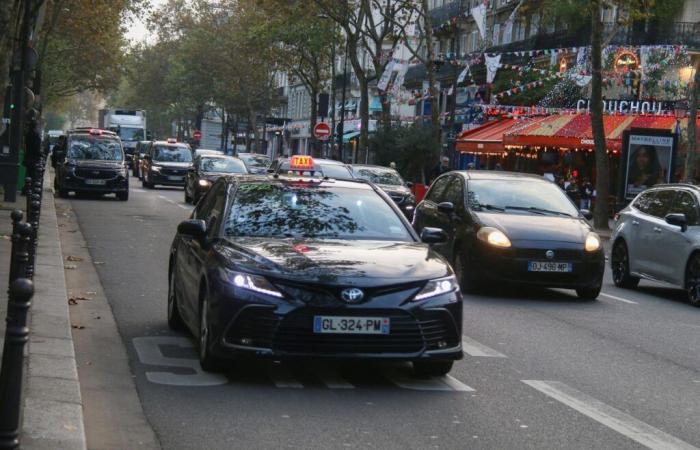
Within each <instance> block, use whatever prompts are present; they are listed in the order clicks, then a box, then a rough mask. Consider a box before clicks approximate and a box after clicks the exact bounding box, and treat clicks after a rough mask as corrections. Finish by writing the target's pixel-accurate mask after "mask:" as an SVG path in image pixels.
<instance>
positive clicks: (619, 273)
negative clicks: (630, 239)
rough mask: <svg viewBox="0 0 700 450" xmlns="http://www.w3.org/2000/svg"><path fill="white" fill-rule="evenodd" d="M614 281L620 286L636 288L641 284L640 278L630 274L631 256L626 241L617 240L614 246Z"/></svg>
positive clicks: (611, 264) (612, 262)
mask: <svg viewBox="0 0 700 450" xmlns="http://www.w3.org/2000/svg"><path fill="white" fill-rule="evenodd" d="M610 266H611V268H612V276H613V283H615V286H617V287H619V288H627V289H634V288H636V287H637V285H638V284H639V278H637V277H633V276H632V275H630V258H629V252H628V251H627V245H626V244H625V242H624V241H617V242H615V245H614V246H613V250H612V255H611V257H610Z"/></svg>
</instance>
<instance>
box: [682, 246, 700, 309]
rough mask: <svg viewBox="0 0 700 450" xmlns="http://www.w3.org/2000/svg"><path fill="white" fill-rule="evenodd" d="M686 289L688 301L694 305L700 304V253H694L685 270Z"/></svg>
mask: <svg viewBox="0 0 700 450" xmlns="http://www.w3.org/2000/svg"><path fill="white" fill-rule="evenodd" d="M685 290H686V292H687V293H688V301H689V302H690V304H691V305H693V306H700V254H697V253H696V254H694V255H693V256H691V257H690V261H688V268H687V269H686V270H685Z"/></svg>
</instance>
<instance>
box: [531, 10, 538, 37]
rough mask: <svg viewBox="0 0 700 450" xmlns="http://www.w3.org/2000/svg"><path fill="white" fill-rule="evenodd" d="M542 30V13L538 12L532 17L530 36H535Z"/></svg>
mask: <svg viewBox="0 0 700 450" xmlns="http://www.w3.org/2000/svg"><path fill="white" fill-rule="evenodd" d="M539 30H540V13H538V12H536V13H534V14H533V15H532V16H531V17H530V36H534V35H536V34H537V32H538V31H539Z"/></svg>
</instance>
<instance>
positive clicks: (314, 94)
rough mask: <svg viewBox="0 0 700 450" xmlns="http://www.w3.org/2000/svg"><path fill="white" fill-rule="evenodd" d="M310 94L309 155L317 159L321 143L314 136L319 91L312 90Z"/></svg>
mask: <svg viewBox="0 0 700 450" xmlns="http://www.w3.org/2000/svg"><path fill="white" fill-rule="evenodd" d="M309 94H310V95H311V112H310V114H309V133H310V135H311V138H310V139H311V149H310V151H309V154H310V155H312V156H314V157H316V158H317V157H318V156H319V151H318V144H319V142H320V141H319V140H318V139H316V137H315V136H314V127H315V126H316V122H317V121H318V115H317V114H318V89H312V90H311V91H310V92H309Z"/></svg>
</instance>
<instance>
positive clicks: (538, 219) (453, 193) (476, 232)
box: [413, 171, 605, 300]
mask: <svg viewBox="0 0 700 450" xmlns="http://www.w3.org/2000/svg"><path fill="white" fill-rule="evenodd" d="M589 215H590V213H589V212H588V211H579V210H578V209H577V208H576V207H575V206H574V204H573V203H572V202H571V200H569V198H567V196H566V194H565V193H564V192H563V191H562V190H561V189H559V188H558V187H557V186H556V185H555V184H554V183H552V182H550V181H547V180H545V179H544V178H542V177H539V176H535V175H525V174H517V173H506V172H487V171H468V172H449V173H447V174H445V175H442V176H441V177H440V178H438V179H437V180H435V182H434V183H433V184H432V186H431V187H430V190H429V191H428V193H427V194H426V197H425V199H424V200H423V201H422V202H421V203H420V204H419V205H418V207H417V208H416V214H415V216H414V222H413V223H414V227H415V228H416V230H418V231H420V230H422V229H424V228H425V227H439V228H443V229H444V230H445V231H446V232H447V234H448V240H447V242H446V243H444V244H442V245H440V246H439V247H436V248H438V249H439V251H440V252H441V253H442V254H443V255H444V256H445V257H446V258H448V259H449V260H450V261H451V262H452V264H453V267H454V269H455V273H456V274H457V277H458V280H459V282H460V285H461V286H462V290H463V291H464V292H469V291H473V290H475V289H476V288H478V287H483V286H485V285H487V284H489V282H490V284H491V285H493V284H500V283H513V284H521V285H533V286H542V287H557V288H567V289H575V290H576V293H577V294H578V296H579V297H580V298H582V299H590V300H593V299H595V298H597V297H598V294H599V293H600V289H601V285H602V281H603V271H604V265H605V258H604V254H603V247H602V245H601V242H600V237H599V236H598V235H597V234H596V233H594V232H593V230H592V229H591V227H590V225H589V224H588V223H587V222H586V220H585V218H586V217H587V216H589Z"/></svg>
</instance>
